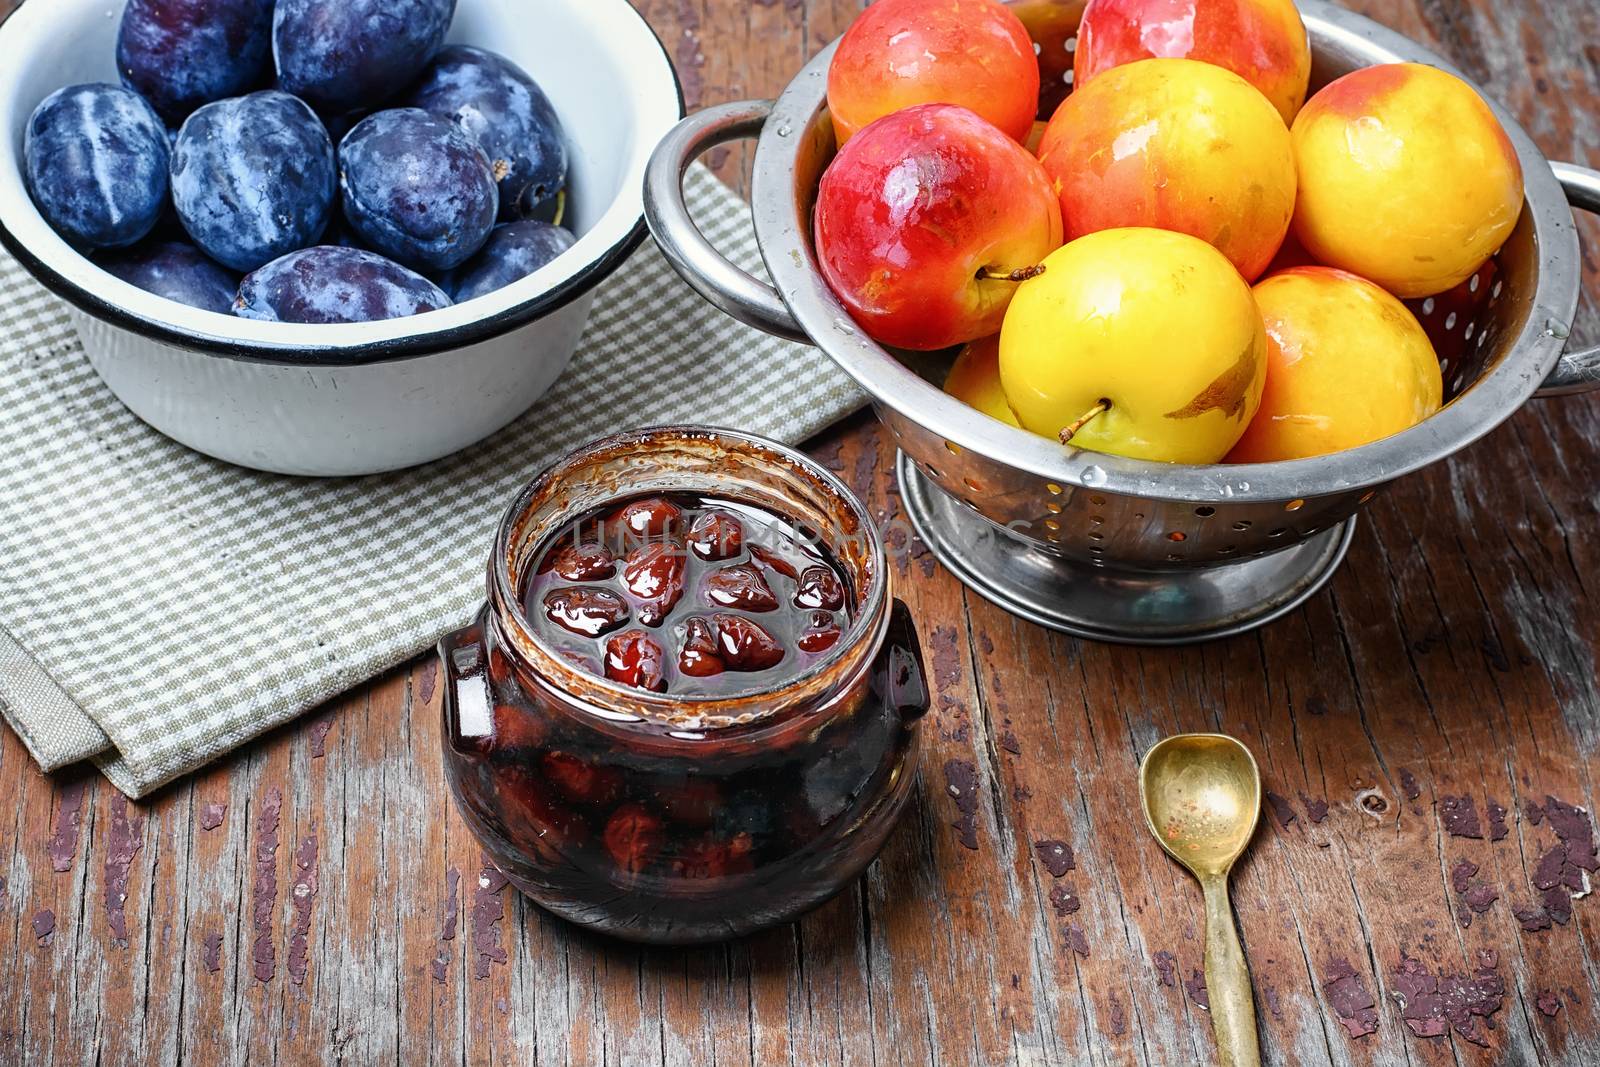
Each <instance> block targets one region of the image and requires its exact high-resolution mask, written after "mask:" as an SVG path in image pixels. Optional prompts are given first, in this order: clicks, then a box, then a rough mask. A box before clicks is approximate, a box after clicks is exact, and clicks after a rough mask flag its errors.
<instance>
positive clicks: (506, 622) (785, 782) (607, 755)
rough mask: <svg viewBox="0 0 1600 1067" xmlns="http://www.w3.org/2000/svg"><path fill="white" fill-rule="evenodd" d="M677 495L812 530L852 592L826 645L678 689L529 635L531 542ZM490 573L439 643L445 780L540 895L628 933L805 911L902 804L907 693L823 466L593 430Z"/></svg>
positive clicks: (885, 609) (910, 631)
mask: <svg viewBox="0 0 1600 1067" xmlns="http://www.w3.org/2000/svg"><path fill="white" fill-rule="evenodd" d="M684 492H687V493H694V494H702V495H704V496H709V497H717V498H722V499H725V500H732V501H737V502H740V503H743V504H747V505H751V506H754V507H756V508H760V509H762V510H764V511H766V512H770V513H773V514H775V515H777V516H780V517H782V518H784V519H786V520H788V521H789V523H790V524H791V525H792V526H794V527H797V528H799V529H803V530H806V531H808V532H809V533H810V534H811V535H812V536H815V537H816V538H817V540H818V542H819V543H820V545H821V546H822V547H823V548H824V549H825V550H826V552H827V553H828V554H829V555H831V557H832V559H833V560H834V561H835V562H836V563H837V565H838V567H839V569H840V571H841V572H842V573H843V575H844V577H845V578H846V579H847V580H848V582H849V584H850V586H851V591H852V592H853V594H854V596H853V603H854V607H855V611H854V613H853V615H852V617H851V619H850V621H849V623H848V626H847V628H846V629H845V630H844V632H843V634H842V636H841V637H840V638H839V640H838V641H837V642H836V644H835V645H834V646H833V649H832V650H831V652H830V654H829V655H827V656H826V657H824V658H822V659H820V660H817V661H814V662H811V663H809V665H808V666H806V667H805V668H804V669H803V670H801V671H799V672H797V673H791V674H787V675H783V674H778V673H777V672H776V671H774V672H767V673H768V674H770V675H772V676H771V677H767V678H765V679H764V680H758V678H760V677H761V676H757V675H751V676H750V677H751V682H752V686H751V687H750V688H749V689H743V690H736V691H733V692H732V693H731V694H719V695H717V696H716V697H698V698H696V697H687V696H673V695H672V694H670V693H655V692H649V691H646V690H641V689H635V688H630V687H627V686H623V685H620V684H617V683H615V682H612V681H608V680H606V679H605V678H602V677H598V676H596V675H595V674H593V673H590V672H588V671H586V670H584V669H583V668H582V667H581V666H580V665H578V664H576V663H575V662H574V661H573V660H571V659H570V658H568V657H565V656H562V655H560V654H557V650H555V649H554V648H552V647H550V646H549V645H548V644H547V643H546V642H545V641H544V640H543V639H542V638H541V637H540V635H539V633H538V632H537V627H535V626H534V625H532V624H531V623H530V620H529V619H528V618H527V617H526V615H525V613H524V609H523V607H522V603H521V593H522V590H523V583H524V581H525V580H526V579H527V577H528V573H529V571H530V569H531V568H532V567H533V565H534V564H535V562H536V561H537V560H538V559H539V557H540V553H541V551H542V549H543V547H544V546H545V545H547V544H549V543H551V542H552V541H553V540H554V539H555V538H556V537H558V536H560V535H561V534H562V533H563V532H565V531H568V530H570V529H572V528H573V526H574V524H575V522H577V521H578V520H579V519H580V518H581V517H583V516H584V515H587V514H592V513H593V512H594V511H595V510H596V509H597V508H600V507H602V506H604V505H606V504H608V503H610V502H612V501H616V500H620V499H626V498H630V497H638V496H639V495H641V494H647V493H684ZM488 586H489V596H488V602H487V604H486V605H485V606H484V608H483V609H482V611H481V612H480V613H479V615H478V617H477V619H476V620H475V621H474V622H473V623H472V624H471V625H469V626H467V627H466V628H464V629H462V630H459V631H457V632H456V633H453V634H451V635H449V636H448V637H446V638H445V639H444V640H443V641H441V642H440V654H441V657H442V660H443V669H444V676H445V679H446V685H445V697H444V762H445V771H446V777H447V778H448V780H449V782H450V786H451V790H452V793H453V794H454V796H455V798H456V802H457V804H458V806H459V808H460V810H461V812H462V814H463V816H464V817H465V819H466V821H467V823H468V825H469V826H470V827H471V828H472V831H473V833H474V834H475V835H476V837H477V838H478V841H479V842H480V844H481V845H482V846H483V848H484V850H485V851H486V852H487V853H488V855H489V856H490V858H491V859H492V860H493V862H494V863H495V865H496V866H497V867H499V868H500V869H501V870H502V871H503V872H504V873H505V875H506V876H507V877H508V878H509V879H510V880H511V882H512V883H513V884H514V885H516V886H517V888H519V889H520V890H522V892H524V893H526V894H527V895H528V896H529V897H531V898H533V899H534V900H535V901H537V902H538V903H539V904H541V905H543V906H544V907H545V908H547V909H549V910H550V911H552V912H554V913H555V914H557V915H560V916H562V917H563V918H566V919H569V920H571V921H573V922H575V923H578V924H581V925H583V926H588V927H592V928H595V929H597V930H601V931H604V932H606V933H609V934H613V935H615V936H618V937H623V938H628V939H632V940H639V941H651V942H660V943H690V942H701V941H710V940H718V939H722V938H727V937H734V936H739V935H743V934H746V933H749V932H751V931H753V930H757V929H760V928H762V927H766V926H770V925H773V924H776V923H781V922H784V921H787V920H789V919H792V918H794V917H795V916H797V915H799V914H800V913H802V912H804V911H806V910H808V909H810V908H812V907H815V906H816V905H818V904H820V903H822V902H823V901H824V900H826V899H828V898H829V897H830V896H832V895H833V894H834V893H836V892H838V891H839V890H840V889H842V888H843V887H844V886H846V885H847V884H849V883H850V882H851V881H852V880H854V879H855V878H856V877H857V876H858V875H859V874H860V873H861V872H862V870H864V869H865V868H866V866H867V864H868V863H870V862H871V861H872V859H873V857H874V856H876V855H877V853H878V851H879V849H880V848H881V847H882V846H883V843H884V840H885V839H886V838H887V836H888V834H889V831H890V830H891V828H892V827H893V826H894V824H895V821H896V820H897V819H898V817H899V816H900V814H901V812H902V811H903V809H904V807H905V804H906V800H907V798H908V797H909V796H910V792H911V788H912V780H913V778H914V772H915V768H916V755H917V736H918V731H917V729H916V722H917V720H918V719H919V718H920V717H921V716H922V714H923V713H924V712H925V711H926V710H927V707H928V696H927V686H926V682H925V679H924V675H923V670H922V660H921V652H920V647H919V643H918V640H917V637H916V633H915V630H914V628H913V627H912V624H911V621H910V618H909V614H908V613H907V611H906V609H905V606H904V605H903V604H901V603H900V602H899V601H896V600H893V599H892V598H891V596H890V592H889V571H888V567H887V561H886V559H885V556H884V550H883V544H882V542H881V540H880V538H879V535H878V531H877V529H876V527H875V526H874V525H873V523H872V521H871V516H870V515H869V514H868V513H867V511H866V509H865V507H864V506H863V505H862V504H861V502H860V501H859V500H857V499H856V498H855V497H854V496H853V495H852V494H851V493H850V491H849V490H848V489H847V488H845V486H844V485H843V484H841V483H840V482H839V481H838V479H836V478H834V477H833V475H831V474H830V473H829V472H828V471H826V470H824V469H823V468H822V467H820V466H819V465H817V464H816V463H814V462H813V461H811V460H810V459H808V458H807V457H805V456H803V455H801V454H799V453H797V452H795V451H793V450H791V449H788V448H784V447H783V446H781V445H778V444H775V443H772V442H769V441H766V440H763V439H761V438H758V437H754V436H752V435H748V434H743V433H738V432H734V431H727V430H708V429H701V428H693V427H665V428H660V429H652V430H643V431H638V432H632V433H627V434H621V435H618V436H615V437H611V438H607V439H605V440H602V441H599V442H596V443H594V444H592V445H589V446H587V447H585V448H583V449H581V450H579V451H577V452H575V453H573V454H571V455H570V456H568V457H567V458H565V459H563V460H561V461H559V462H558V463H557V464H555V465H554V466H553V467H551V468H550V469H549V470H547V471H545V472H544V473H543V474H542V475H540V476H539V478H538V479H537V480H535V481H534V482H533V484H532V485H530V486H529V487H528V489H527V490H526V491H525V492H524V493H523V494H522V496H521V497H520V498H519V499H518V500H517V501H516V502H515V504H513V506H512V508H511V510H510V512H509V513H508V514H507V516H506V518H505V520H504V522H503V523H502V524H501V527H500V531H499V534H498V536H497V537H496V540H495V546H494V553H493V556H492V557H491V559H490V563H489V581H488Z"/></svg>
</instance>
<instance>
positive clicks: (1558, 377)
mask: <svg viewBox="0 0 1600 1067" xmlns="http://www.w3.org/2000/svg"><path fill="white" fill-rule="evenodd" d="M1550 169H1551V170H1553V171H1555V172H1556V180H1557V181H1559V182H1560V183H1561V188H1562V189H1564V190H1566V194H1567V203H1569V204H1571V205H1572V206H1573V207H1574V208H1579V209H1582V210H1584V211H1589V212H1593V213H1595V214H1600V171H1593V170H1590V169H1589V168H1588V167H1580V166H1578V165H1577V164H1576V163H1552V164H1550ZM1593 389H1600V347H1595V348H1586V349H1584V350H1583V351H1581V352H1567V353H1565V354H1563V355H1562V357H1561V362H1560V363H1557V364H1556V369H1555V370H1554V371H1551V372H1550V377H1548V378H1546V379H1545V382H1544V386H1543V387H1542V388H1540V390H1539V392H1538V395H1539V396H1540V397H1552V396H1568V395H1570V394H1572V393H1587V392H1589V391H1590V390H1593Z"/></svg>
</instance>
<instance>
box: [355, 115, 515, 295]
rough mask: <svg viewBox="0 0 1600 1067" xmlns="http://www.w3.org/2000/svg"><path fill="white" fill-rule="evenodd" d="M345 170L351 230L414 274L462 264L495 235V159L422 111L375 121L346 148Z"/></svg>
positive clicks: (361, 126)
mask: <svg viewBox="0 0 1600 1067" xmlns="http://www.w3.org/2000/svg"><path fill="white" fill-rule="evenodd" d="M339 168H340V178H339V181H340V186H341V189H342V190H343V204H344V217H345V220H346V221H347V222H348V223H349V225H350V227H351V228H352V229H354V230H355V232H356V234H357V235H358V236H359V237H360V238H361V239H362V240H363V241H364V242H366V243H367V244H368V245H369V246H371V247H372V248H373V249H375V250H376V251H379V252H382V253H383V254H384V255H386V256H388V257H390V258H391V259H394V260H396V261H398V262H400V263H403V264H405V265H406V266H408V267H411V268H413V269H415V270H420V271H442V270H449V269H450V268H452V267H456V266H459V265H461V264H462V263H464V262H465V261H466V260H467V258H468V257H470V256H471V255H472V254H473V253H474V252H476V251H477V250H478V249H479V248H481V247H482V246H483V242H484V241H485V240H487V239H488V237H489V231H490V230H492V229H494V220H495V214H496V212H497V211H498V210H499V206H500V199H499V193H498V191H497V190H496V187H495V182H494V174H493V173H492V172H491V171H490V169H489V160H488V157H486V156H485V155H484V154H483V149H481V148H479V147H478V144H477V142H476V141H474V140H473V139H472V138H471V137H468V136H467V134H466V133H465V131H463V130H462V129H461V127H459V126H457V125H456V124H455V123H453V122H451V121H449V120H448V119H442V118H439V117H438V116H437V115H431V114H429V113H428V112H426V111H422V110H420V109H418V108H396V109H394V110H392V111H380V112H378V113H377V114H374V115H369V116H367V117H366V118H364V119H362V120H361V121H360V122H359V123H357V124H356V128H355V129H353V130H351V131H350V132H349V133H348V134H346V135H345V139H344V140H343V141H342V142H341V143H340V145H339Z"/></svg>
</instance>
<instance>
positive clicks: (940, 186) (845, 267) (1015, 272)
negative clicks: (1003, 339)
mask: <svg viewBox="0 0 1600 1067" xmlns="http://www.w3.org/2000/svg"><path fill="white" fill-rule="evenodd" d="M869 10H871V9H869ZM815 229H816V243H817V254H818V258H819V259H820V260H821V264H822V273H823V275H824V277H826V279H827V281H828V285H829V286H830V287H831V288H832V289H833V292H834V294H835V295H836V296H838V298H839V300H840V302H842V303H843V304H844V305H845V307H846V309H848V310H849V312H850V315H851V316H852V317H853V318H854V319H855V320H856V321H857V322H858V323H860V324H861V327H862V329H864V330H866V331H867V333H868V334H870V335H871V336H872V337H873V338H875V339H876V340H878V341H881V342H883V343H885V344H889V345H895V346H898V347H900V348H910V349H920V350H928V349H936V348H945V347H948V346H950V345H957V344H961V343H963V342H965V341H970V340H973V339H974V338H978V337H984V336H987V335H989V334H992V333H997V332H999V329H1000V322H1001V319H1002V318H1003V317H1004V316H1005V311H1006V305H1007V304H1008V303H1010V301H1011V295H1012V293H1013V292H1014V291H1015V290H1016V287H1017V280H1018V279H1019V278H1021V277H1024V276H1026V274H1027V273H1028V272H1029V271H1030V270H1032V269H1033V268H1035V267H1036V265H1037V264H1038V263H1039V262H1040V261H1041V260H1042V259H1044V257H1045V256H1047V255H1049V254H1050V253H1051V252H1053V251H1054V250H1055V249H1056V248H1058V247H1060V245H1061V238H1062V227H1061V209H1060V207H1059V205H1058V204H1057V201H1056V195H1055V192H1054V191H1053V190H1052V189H1051V187H1050V181H1049V179H1048V178H1047V177H1046V176H1045V172H1044V170H1043V169H1042V168H1041V167H1040V165H1039V162H1038V161H1037V160H1035V159H1034V158H1033V157H1032V156H1031V155H1029V154H1028V153H1027V151H1025V150H1024V149H1023V147H1022V146H1021V145H1019V144H1018V143H1017V142H1016V141H1013V140H1012V139H1011V138H1009V137H1007V136H1006V135H1005V134H1004V133H1002V132H1001V131H1000V130H998V129H996V128H995V127H994V126H993V125H991V124H990V123H988V122H986V121H985V120H983V119H982V118H980V117H978V116H977V115H975V114H973V113H972V112H971V111H968V110H967V109H966V108H962V107H955V106H952V105H949V104H926V105H923V106H920V107H913V108H908V109H906V110H904V111H900V112H897V113H895V114H893V115H890V116H888V117H886V118H882V119H879V120H878V121H877V122H875V123H873V124H872V125H870V126H868V127H867V128H866V129H864V130H862V131H861V132H860V133H859V134H857V135H856V136H855V137H853V138H851V140H850V142H849V143H848V144H846V145H845V146H844V148H842V149H841V150H840V151H839V154H838V156H836V157H835V158H834V160H833V162H832V164H830V165H829V167H828V170H827V172H826V173H825V174H823V176H822V184H821V188H820V189H819V190H818V194H817V207H816V214H815ZM1019 272H1020V273H1019Z"/></svg>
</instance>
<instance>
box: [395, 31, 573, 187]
mask: <svg viewBox="0 0 1600 1067" xmlns="http://www.w3.org/2000/svg"><path fill="white" fill-rule="evenodd" d="M403 104H404V106H406V107H420V108H422V109H423V110H424V111H431V112H433V113H434V114H435V115H440V116H442V117H444V118H447V119H451V120H452V121H454V122H456V123H459V124H460V126H461V128H462V129H464V130H466V131H467V132H468V133H469V134H471V135H472V136H473V137H474V138H475V139H476V140H477V142H478V144H479V146H480V147H481V148H482V149H483V151H484V154H485V155H487V156H488V157H489V163H490V165H491V166H492V167H493V168H494V172H495V176H496V177H497V178H498V179H499V181H500V217H501V218H502V219H518V218H526V217H528V216H529V215H531V214H532V213H533V211H534V209H535V208H537V207H538V206H539V205H540V204H543V203H545V202H546V201H548V200H550V199H552V198H553V197H554V196H555V195H556V194H557V193H559V192H560V191H561V190H562V189H563V188H564V187H565V186H566V184H567V143H566V135H565V133H563V131H562V129H561V120H560V119H559V118H557V117H556V112H555V108H553V107H551V106H550V99H549V97H547V96H545V95H544V90H542V89H540V88H539V86H538V85H537V84H536V83H535V82H534V80H533V79H532V78H530V77H528V75H527V74H526V73H525V72H524V71H523V70H522V68H521V67H519V66H517V65H516V64H515V63H513V62H511V61H510V60H509V59H506V58H505V57H504V56H498V55H495V54H494V53H493V52H485V51H484V50H483V49H481V48H469V47H466V46H464V45H450V46H449V47H447V48H445V49H443V50H442V51H440V53H439V58H438V59H436V60H434V62H433V66H431V67H429V68H428V72H427V73H426V74H424V75H423V76H422V79H421V80H420V81H419V82H418V83H417V84H416V86H415V87H413V88H412V89H411V91H410V92H409V93H407V94H406V97H405V99H404V101H403Z"/></svg>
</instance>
